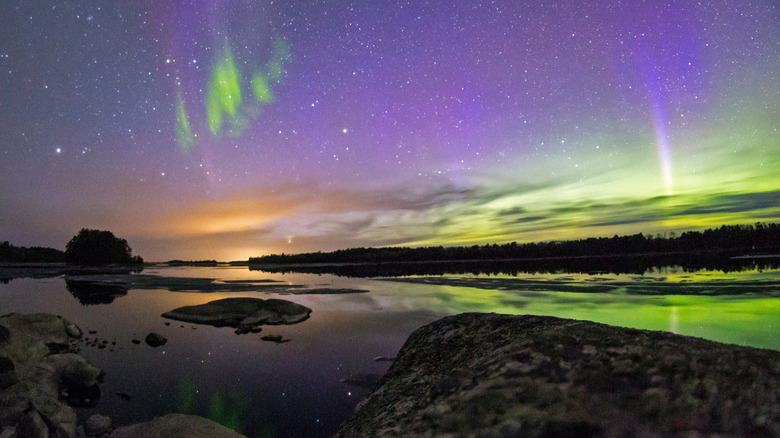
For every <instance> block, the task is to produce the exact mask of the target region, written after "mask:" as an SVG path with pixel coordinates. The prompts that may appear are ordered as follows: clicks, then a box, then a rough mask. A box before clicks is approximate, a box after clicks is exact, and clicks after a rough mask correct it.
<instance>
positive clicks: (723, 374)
mask: <svg viewBox="0 0 780 438" xmlns="http://www.w3.org/2000/svg"><path fill="white" fill-rule="evenodd" d="M379 384H380V386H379V389H377V390H376V391H375V392H374V393H373V394H371V395H370V396H369V397H368V398H367V399H365V400H363V401H362V402H360V404H359V405H358V406H357V408H356V411H355V414H354V415H353V417H352V418H351V419H349V420H348V421H347V422H346V423H344V424H343V425H342V426H341V428H340V429H339V431H338V432H337V434H336V436H337V437H364V436H371V437H397V436H403V437H445V436H448V437H449V436H451V437H467V436H481V437H514V436H523V437H573V436H576V437H609V436H626V437H628V436H664V437H677V436H679V437H683V436H729V437H743V436H744V437H747V436H751V437H776V436H780V352H778V351H772V350H762V349H756V348H749V347H740V346H736V345H727V344H721V343H717V342H711V341H706V340H702V339H698V338H691V337H686V336H680V335H675V334H671V333H666V332H656V331H647V330H636V329H627V328H620V327H613V326H608V325H604V324H597V323H593V322H587V321H575V320H569V319H560V318H554V317H544V316H529V315H525V316H509V315H496V314H476V313H471V314H462V315H456V316H450V317H445V318H443V319H441V320H439V321H436V322H434V323H432V324H429V325H427V326H424V327H422V328H420V329H418V330H416V331H415V332H414V333H413V334H412V335H411V336H410V337H409V339H408V340H407V341H406V343H405V344H404V346H403V348H402V349H401V351H400V353H399V354H398V356H397V357H396V359H395V361H394V362H393V365H392V366H391V367H390V369H389V370H388V372H387V374H385V375H384V376H383V377H382V378H381V380H380V382H379Z"/></svg>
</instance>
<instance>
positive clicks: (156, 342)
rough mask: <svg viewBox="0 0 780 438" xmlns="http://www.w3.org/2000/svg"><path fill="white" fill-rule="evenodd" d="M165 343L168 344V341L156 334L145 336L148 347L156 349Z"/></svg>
mask: <svg viewBox="0 0 780 438" xmlns="http://www.w3.org/2000/svg"><path fill="white" fill-rule="evenodd" d="M166 342H168V339H166V338H165V337H163V336H162V335H158V334H157V333H149V334H148V335H146V344H147V345H149V346H150V347H154V348H157V347H159V346H161V345H165V343H166Z"/></svg>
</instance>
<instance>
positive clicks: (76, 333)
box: [62, 319, 84, 339]
mask: <svg viewBox="0 0 780 438" xmlns="http://www.w3.org/2000/svg"><path fill="white" fill-rule="evenodd" d="M62 322H63V323H64V324H65V332H66V333H67V334H68V336H70V337H71V338H73V339H81V336H83V335H84V332H83V331H82V330H81V328H79V326H77V325H76V324H74V323H72V322H70V321H68V320H67V319H63V320H62Z"/></svg>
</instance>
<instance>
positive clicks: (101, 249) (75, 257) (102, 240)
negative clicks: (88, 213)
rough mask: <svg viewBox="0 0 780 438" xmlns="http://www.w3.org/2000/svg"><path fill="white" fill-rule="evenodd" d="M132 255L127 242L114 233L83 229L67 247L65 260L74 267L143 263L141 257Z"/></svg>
mask: <svg viewBox="0 0 780 438" xmlns="http://www.w3.org/2000/svg"><path fill="white" fill-rule="evenodd" d="M132 253H133V250H132V249H130V246H129V245H128V244H127V240H125V239H120V238H118V237H116V236H114V234H113V233H112V232H110V231H100V230H90V229H88V228H82V229H81V231H79V233H78V234H77V235H76V236H74V237H73V238H72V239H70V242H68V244H67V246H66V247H65V260H66V261H67V262H68V263H70V264H73V265H84V266H103V265H115V264H116V265H129V264H133V263H139V262H143V260H142V259H141V258H140V257H137V256H136V257H133V255H132Z"/></svg>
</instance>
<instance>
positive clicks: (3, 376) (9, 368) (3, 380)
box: [0, 356, 19, 389]
mask: <svg viewBox="0 0 780 438" xmlns="http://www.w3.org/2000/svg"><path fill="white" fill-rule="evenodd" d="M18 381H19V378H18V377H17V376H16V367H15V366H14V361H12V360H11V358H10V357H6V356H0V389H5V388H8V387H9V386H11V385H14V384H16V383H17V382H18Z"/></svg>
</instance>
